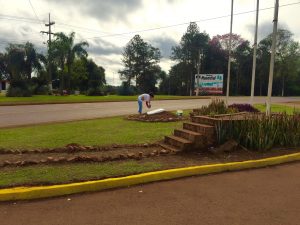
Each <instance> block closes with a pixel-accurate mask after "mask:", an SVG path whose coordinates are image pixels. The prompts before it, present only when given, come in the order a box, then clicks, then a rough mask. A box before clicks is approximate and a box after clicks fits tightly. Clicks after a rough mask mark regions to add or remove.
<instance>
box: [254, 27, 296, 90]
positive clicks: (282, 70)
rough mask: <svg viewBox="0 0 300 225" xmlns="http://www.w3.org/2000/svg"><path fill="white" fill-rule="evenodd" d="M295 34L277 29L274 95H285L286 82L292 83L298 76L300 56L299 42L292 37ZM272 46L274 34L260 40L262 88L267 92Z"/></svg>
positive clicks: (259, 64) (259, 66)
mask: <svg viewBox="0 0 300 225" xmlns="http://www.w3.org/2000/svg"><path fill="white" fill-rule="evenodd" d="M292 36H293V34H292V33H291V32H290V31H288V30H284V29H279V30H278V31H277V43H276V55H275V74H274V75H275V76H274V85H273V93H274V95H282V96H284V95H285V91H286V89H287V88H286V83H291V81H292V80H295V79H296V76H298V66H299V58H300V48H299V43H298V42H295V41H294V40H293V39H292ZM271 46H272V35H271V34H269V35H268V36H267V37H266V38H264V39H263V40H261V41H260V43H259V45H258V53H259V54H258V70H259V69H261V71H263V72H261V73H263V74H260V76H261V80H262V82H261V84H260V85H261V89H263V92H264V93H265V91H266V90H265V88H263V87H264V86H266V84H267V78H266V77H267V75H268V71H269V61H270V60H269V59H270V53H271Z"/></svg>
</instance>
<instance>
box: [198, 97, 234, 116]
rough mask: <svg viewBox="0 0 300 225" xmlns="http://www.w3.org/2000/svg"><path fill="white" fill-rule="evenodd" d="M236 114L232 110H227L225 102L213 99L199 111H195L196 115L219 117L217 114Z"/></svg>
mask: <svg viewBox="0 0 300 225" xmlns="http://www.w3.org/2000/svg"><path fill="white" fill-rule="evenodd" d="M236 112H238V111H237V110H236V109H234V108H228V107H227V105H226V103H225V101H224V100H222V99H213V100H212V101H211V103H210V104H209V105H208V106H202V107H201V108H200V109H195V110H194V114H196V115H210V116H214V115H219V114H232V113H236Z"/></svg>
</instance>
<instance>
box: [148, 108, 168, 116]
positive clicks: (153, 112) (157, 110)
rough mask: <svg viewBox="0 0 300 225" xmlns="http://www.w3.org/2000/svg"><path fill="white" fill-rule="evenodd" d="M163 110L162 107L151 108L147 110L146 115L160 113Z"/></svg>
mask: <svg viewBox="0 0 300 225" xmlns="http://www.w3.org/2000/svg"><path fill="white" fill-rule="evenodd" d="M164 111H165V110H164V109H155V110H151V111H149V112H147V115H153V114H157V113H161V112H164Z"/></svg>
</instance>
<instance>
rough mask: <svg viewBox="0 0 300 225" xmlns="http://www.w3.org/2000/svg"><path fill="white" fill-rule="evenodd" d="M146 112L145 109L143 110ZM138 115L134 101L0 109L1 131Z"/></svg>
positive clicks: (180, 105)
mask: <svg viewBox="0 0 300 225" xmlns="http://www.w3.org/2000/svg"><path fill="white" fill-rule="evenodd" d="M210 101H211V100H210V99H192V100H190V99H186V100H160V101H155V100H154V101H153V102H152V108H151V110H152V109H158V108H163V109H165V110H178V109H193V108H197V107H201V106H203V105H206V104H208V103H209V102H210ZM265 101H266V98H265V97H256V98H255V100H254V102H255V103H264V102H265ZM272 101H273V103H282V102H293V101H300V97H284V98H282V97H274V98H273V100H272ZM229 103H249V97H231V98H230V101H229ZM144 110H145V107H144ZM134 113H137V102H134V101H131V102H103V103H74V104H48V105H21V106H20V105H19V106H0V128H4V127H17V126H26V125H32V124H41V123H53V122H63V121H74V120H85V119H94V118H102V117H110V116H120V115H128V114H134Z"/></svg>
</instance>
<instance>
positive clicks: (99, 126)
mask: <svg viewBox="0 0 300 225" xmlns="http://www.w3.org/2000/svg"><path fill="white" fill-rule="evenodd" d="M181 124H182V122H168V123H166V122H155V123H153V122H151V123H150V122H138V121H128V120H125V119H124V118H123V117H112V118H103V119H97V120H86V121H78V122H68V123H60V124H50V125H36V126H30V127H20V128H5V129H0V143H1V145H0V147H1V148H11V149H20V148H21V149H36V148H54V147H62V146H65V145H67V144H69V143H78V144H81V145H109V144H139V143H149V142H155V141H158V140H160V139H162V138H163V137H164V135H169V134H171V133H172V132H173V130H174V129H175V128H176V127H180V126H181Z"/></svg>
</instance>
